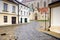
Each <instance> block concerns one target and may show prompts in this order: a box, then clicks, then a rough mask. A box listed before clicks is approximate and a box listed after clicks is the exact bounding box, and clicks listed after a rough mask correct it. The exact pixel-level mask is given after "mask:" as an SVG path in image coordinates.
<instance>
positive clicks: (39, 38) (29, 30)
mask: <svg viewBox="0 0 60 40" xmlns="http://www.w3.org/2000/svg"><path fill="white" fill-rule="evenodd" d="M39 25H40V24H39V22H36V21H34V22H31V23H29V24H26V25H22V26H19V27H18V28H17V29H16V30H15V35H16V37H17V40H58V39H56V38H54V37H51V36H49V35H47V34H44V33H42V32H39V31H37V30H36V28H38V27H40V26H39Z"/></svg>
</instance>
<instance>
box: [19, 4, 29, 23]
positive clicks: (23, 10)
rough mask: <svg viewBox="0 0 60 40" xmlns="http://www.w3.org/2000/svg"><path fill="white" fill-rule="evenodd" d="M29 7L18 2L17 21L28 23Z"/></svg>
mask: <svg viewBox="0 0 60 40" xmlns="http://www.w3.org/2000/svg"><path fill="white" fill-rule="evenodd" d="M29 22H30V21H29V7H27V6H26V5H24V4H22V3H20V4H19V23H29Z"/></svg>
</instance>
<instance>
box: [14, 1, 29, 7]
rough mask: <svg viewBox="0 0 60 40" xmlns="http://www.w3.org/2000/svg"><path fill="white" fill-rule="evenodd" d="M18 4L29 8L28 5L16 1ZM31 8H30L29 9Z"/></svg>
mask: <svg viewBox="0 0 60 40" xmlns="http://www.w3.org/2000/svg"><path fill="white" fill-rule="evenodd" d="M15 1H16V2H17V3H18V4H21V5H23V6H25V7H28V6H26V5H24V4H23V3H21V2H19V1H17V0H15ZM28 8H29V7H28Z"/></svg>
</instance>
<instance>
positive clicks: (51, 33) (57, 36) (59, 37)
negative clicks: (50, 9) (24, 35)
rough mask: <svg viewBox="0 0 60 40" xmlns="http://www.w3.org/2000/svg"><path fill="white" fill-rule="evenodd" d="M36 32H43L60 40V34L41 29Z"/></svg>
mask: <svg viewBox="0 0 60 40" xmlns="http://www.w3.org/2000/svg"><path fill="white" fill-rule="evenodd" d="M36 30H37V31H41V32H43V33H45V34H48V35H50V36H52V37H55V38H57V39H59V40H60V34H59V33H55V32H51V31H46V30H41V29H36Z"/></svg>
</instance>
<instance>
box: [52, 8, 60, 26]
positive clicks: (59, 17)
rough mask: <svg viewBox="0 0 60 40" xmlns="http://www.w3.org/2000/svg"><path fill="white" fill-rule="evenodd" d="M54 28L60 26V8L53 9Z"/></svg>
mask: <svg viewBox="0 0 60 40" xmlns="http://www.w3.org/2000/svg"><path fill="white" fill-rule="evenodd" d="M51 18H52V21H51V25H52V26H60V7H55V8H52V17H51Z"/></svg>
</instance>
